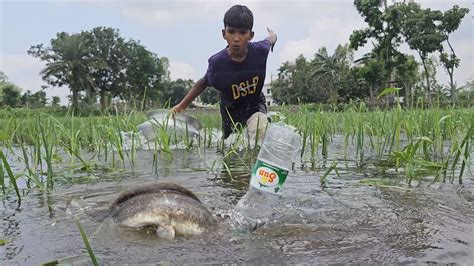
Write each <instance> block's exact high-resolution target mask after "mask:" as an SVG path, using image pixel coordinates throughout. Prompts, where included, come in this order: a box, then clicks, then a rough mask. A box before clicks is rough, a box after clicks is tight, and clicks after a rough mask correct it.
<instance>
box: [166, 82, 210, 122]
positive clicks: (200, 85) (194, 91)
mask: <svg viewBox="0 0 474 266" xmlns="http://www.w3.org/2000/svg"><path fill="white" fill-rule="evenodd" d="M205 89H206V84H205V82H204V77H202V78H200V79H198V81H196V83H194V85H193V86H192V87H191V89H190V90H189V91H188V93H187V94H186V96H184V98H183V99H182V100H181V102H179V103H178V104H177V105H175V106H173V107H172V108H171V112H172V113H179V112H181V111H184V110H185V109H186V108H187V107H188V105H189V104H190V103H191V102H192V101H194V99H196V97H198V96H199V95H200V94H201V93H202V92H203V91H204V90H205Z"/></svg>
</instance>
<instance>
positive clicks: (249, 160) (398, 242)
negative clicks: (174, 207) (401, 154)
mask: <svg viewBox="0 0 474 266" xmlns="http://www.w3.org/2000/svg"><path fill="white" fill-rule="evenodd" d="M334 150H336V149H334ZM152 154H153V153H152V152H151V151H140V152H139V153H138V154H137V159H136V161H135V165H134V167H133V168H128V167H127V169H128V170H126V171H122V172H118V173H117V172H109V173H108V172H104V173H101V174H100V178H99V179H98V180H94V179H92V180H88V181H87V182H82V183H80V184H74V185H58V186H57V187H56V188H55V191H54V192H53V193H52V194H51V195H41V194H30V195H28V196H26V197H25V198H24V202H23V203H22V205H21V206H20V208H19V209H18V210H16V203H15V202H13V201H7V202H5V203H4V205H3V206H2V207H1V208H0V213H1V221H0V239H5V240H8V241H9V242H8V243H7V244H5V245H4V246H0V263H1V264H14V263H18V264H21V265H32V264H33V265H34V264H41V263H45V262H48V261H53V260H59V261H60V262H68V263H72V264H78V265H82V264H85V265H88V264H90V260H89V259H88V255H87V252H86V250H85V248H84V244H83V242H82V239H81V237H80V234H79V231H78V229H77V226H76V224H75V222H74V219H75V218H77V219H78V220H79V221H80V222H81V224H82V225H83V227H84V229H85V231H86V232H87V233H88V235H89V237H90V240H91V245H92V248H93V250H94V252H95V254H96V256H97V257H98V259H99V261H100V262H101V263H105V264H116V263H119V264H127V263H130V264H145V263H146V264H150V263H166V262H172V263H176V264H183V263H187V264H194V263H197V264H203V263H216V264H221V263H252V264H271V263H275V264H281V263H288V264H292V263H358V264H361V263H372V264H374V263H381V262H389V263H390V262H391V263H423V262H440V263H461V264H468V263H471V261H473V260H474V248H473V245H474V181H473V177H472V176H466V177H465V179H464V181H465V182H464V184H463V186H459V185H457V184H442V183H431V182H430V181H422V180H420V181H419V182H416V183H414V185H415V187H413V188H409V187H407V186H406V184H405V181H404V178H403V177H402V176H400V177H398V173H394V172H391V171H386V172H380V171H378V170H377V168H376V167H375V166H372V167H370V166H369V167H368V168H363V169H361V168H360V167H358V164H357V162H355V161H351V160H347V161H344V162H342V161H341V163H339V164H338V167H339V168H340V171H339V173H340V176H337V175H335V174H334V173H331V174H330V175H329V176H328V177H327V182H328V185H327V187H324V188H322V187H321V186H320V180H319V178H320V175H321V174H322V173H323V172H324V171H325V169H322V167H323V165H324V164H323V163H319V164H317V165H315V164H313V165H311V163H310V162H309V160H308V161H302V162H300V161H298V162H296V163H295V167H294V169H293V170H292V171H291V172H290V174H289V178H288V181H287V182H286V183H285V187H284V190H283V194H282V196H281V197H280V201H279V202H278V204H277V205H276V207H275V210H274V213H273V215H272V216H271V217H269V219H268V223H267V224H266V225H264V226H262V227H259V228H257V229H256V230H248V229H246V228H245V227H242V226H241V224H242V223H243V220H242V217H239V216H238V214H237V213H236V212H235V211H234V210H233V206H234V204H235V203H236V202H237V201H238V199H239V198H240V197H241V196H242V195H243V194H245V192H246V189H247V187H248V181H249V177H250V169H249V167H252V166H253V162H254V161H253V160H254V157H255V154H253V155H244V154H242V155H241V156H240V157H239V156H230V157H228V158H226V159H225V160H224V162H225V163H226V165H227V166H228V168H226V167H224V166H222V164H217V165H219V167H215V165H216V164H214V162H215V161H218V162H221V161H220V160H222V155H221V154H219V153H217V152H216V149H215V148H209V149H201V150H199V151H197V150H194V151H191V152H189V151H185V150H174V151H173V153H172V154H171V155H162V156H160V158H158V160H157V163H156V164H153V156H152ZM334 156H338V155H334ZM353 158H356V157H355V156H354V157H353ZM336 159H337V158H329V159H328V161H327V163H326V166H329V165H331V160H332V161H334V160H336ZM374 177H377V178H382V179H388V180H390V182H383V183H376V182H375V183H370V182H369V183H364V182H361V180H367V179H371V178H374ZM151 180H168V181H173V182H176V183H179V184H181V185H183V186H185V187H187V188H189V189H191V190H192V191H194V192H195V193H196V195H197V196H198V197H199V198H200V199H201V201H202V202H203V203H204V204H205V205H206V206H207V207H208V208H209V209H210V210H211V211H212V212H213V214H214V215H215V216H216V219H217V220H218V222H219V226H218V227H217V228H216V230H215V231H213V232H210V233H209V234H205V235H201V236H197V237H178V238H176V239H174V240H163V239H157V238H156V237H154V234H152V233H151V232H147V231H136V230H132V229H127V228H120V227H117V226H116V225H115V224H113V223H112V222H110V220H107V219H106V220H105V221H101V220H100V217H101V214H102V213H103V211H104V210H105V209H106V208H107V207H108V206H109V204H110V203H111V202H112V201H113V200H114V199H115V197H116V196H117V195H118V193H119V192H121V191H123V190H125V189H127V188H130V187H132V186H135V185H136V184H139V183H144V182H148V181H151ZM239 219H240V220H239Z"/></svg>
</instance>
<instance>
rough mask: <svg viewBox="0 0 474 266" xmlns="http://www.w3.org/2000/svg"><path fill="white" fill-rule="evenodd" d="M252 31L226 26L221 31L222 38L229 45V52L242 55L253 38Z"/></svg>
mask: <svg viewBox="0 0 474 266" xmlns="http://www.w3.org/2000/svg"><path fill="white" fill-rule="evenodd" d="M253 34H254V33H253V31H251V30H249V29H239V28H233V27H229V26H226V27H225V29H223V30H222V36H223V37H224V39H225V40H226V41H227V44H228V45H229V50H230V52H231V53H233V54H242V53H244V52H245V51H246V48H247V43H248V42H249V41H250V40H252V38H253Z"/></svg>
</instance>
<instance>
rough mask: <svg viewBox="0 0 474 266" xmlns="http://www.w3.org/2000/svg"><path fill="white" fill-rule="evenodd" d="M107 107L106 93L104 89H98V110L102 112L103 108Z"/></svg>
mask: <svg viewBox="0 0 474 266" xmlns="http://www.w3.org/2000/svg"><path fill="white" fill-rule="evenodd" d="M106 109H107V95H106V93H105V90H104V89H102V90H100V110H101V111H102V113H103V112H105V110H106Z"/></svg>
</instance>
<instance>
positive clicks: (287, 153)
mask: <svg viewBox="0 0 474 266" xmlns="http://www.w3.org/2000/svg"><path fill="white" fill-rule="evenodd" d="M300 145H301V136H300V135H299V134H298V133H296V132H295V129H294V128H293V127H291V126H289V125H286V124H284V123H274V124H271V125H270V127H269V128H268V129H267V132H266V133H265V138H264V140H263V143H262V147H261V148H260V151H259V153H258V156H257V161H256V162H255V165H254V167H253V169H252V175H251V178H250V185H249V189H248V191H247V193H246V194H245V195H244V196H243V197H242V198H241V199H240V200H239V202H238V203H237V206H236V207H237V210H238V211H240V212H241V214H242V215H244V216H245V217H246V218H247V219H248V220H249V222H251V223H257V224H260V223H264V222H266V220H267V218H268V217H269V216H270V215H271V214H272V213H273V208H274V206H275V204H276V203H278V198H279V195H280V194H281V192H282V189H283V185H284V183H285V181H286V179H287V176H288V173H289V170H290V169H291V165H292V163H293V160H294V158H295V157H296V155H297V154H298V151H299V149H300Z"/></svg>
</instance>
